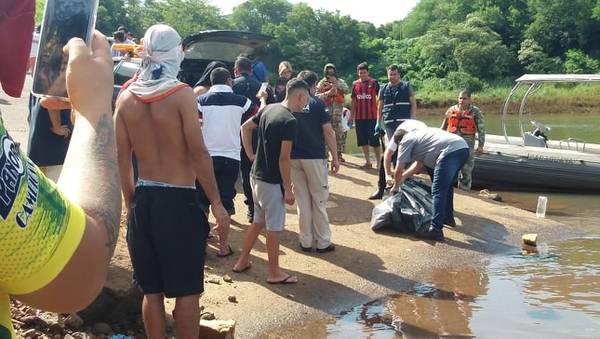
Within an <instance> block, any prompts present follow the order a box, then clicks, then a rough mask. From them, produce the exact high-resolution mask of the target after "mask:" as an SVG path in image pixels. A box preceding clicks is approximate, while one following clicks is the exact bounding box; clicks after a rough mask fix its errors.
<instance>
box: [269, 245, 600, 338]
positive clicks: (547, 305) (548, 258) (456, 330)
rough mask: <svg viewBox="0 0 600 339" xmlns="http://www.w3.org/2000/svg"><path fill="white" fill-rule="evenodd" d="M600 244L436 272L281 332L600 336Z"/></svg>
mask: <svg viewBox="0 0 600 339" xmlns="http://www.w3.org/2000/svg"><path fill="white" fill-rule="evenodd" d="M599 333H600V238H585V239H576V240H568V241H563V242H560V243H557V244H555V245H551V246H547V251H544V253H542V254H540V255H536V256H521V255H514V256H503V257H494V258H492V259H491V261H490V263H489V264H488V265H487V267H483V268H480V269H477V268H460V269H456V270H434V271H432V272H431V276H430V277H429V279H427V282H423V283H419V284H417V285H415V286H414V287H413V289H412V290H411V291H408V292H405V293H401V294H398V295H395V296H391V297H389V298H386V299H382V300H376V301H373V302H371V303H368V304H365V305H361V306H358V307H355V308H353V309H350V310H348V311H346V312H343V313H342V314H341V315H339V316H338V318H337V319H336V320H335V321H334V322H333V321H330V322H326V321H323V322H318V323H316V324H310V325H308V326H304V327H300V328H293V329H285V330H280V331H278V332H277V333H272V334H270V335H269V336H268V337H284V338H308V337H310V338H439V337H444V338H448V337H452V338H471V337H481V338H516V337H535V338H598V337H599Z"/></svg>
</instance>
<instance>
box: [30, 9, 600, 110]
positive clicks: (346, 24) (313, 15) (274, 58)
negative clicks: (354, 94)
mask: <svg viewBox="0 0 600 339" xmlns="http://www.w3.org/2000/svg"><path fill="white" fill-rule="evenodd" d="M38 3H40V4H41V3H43V0H38ZM340 6H344V4H343V2H340ZM381 10H382V11H390V10H392V11H393V10H394V6H393V5H391V3H390V6H389V7H387V8H381ZM402 15H403V14H402V13H398V19H399V20H397V21H394V22H391V23H388V24H386V25H382V26H379V27H376V26H375V25H373V24H372V23H369V22H360V21H357V20H354V19H352V18H351V17H349V16H344V15H341V14H340V13H339V12H329V11H324V10H319V9H313V8H311V7H310V6H308V5H307V4H304V3H297V4H292V3H290V2H288V1H286V0H249V1H247V2H245V3H242V4H240V5H238V6H237V7H235V8H234V10H233V12H232V13H231V14H230V15H224V14H223V13H222V12H221V11H220V9H219V8H217V7H215V6H212V5H210V4H208V2H207V1H205V0H100V7H99V10H98V24H97V27H98V28H99V29H100V30H101V31H102V32H104V33H105V34H108V35H110V34H111V33H112V32H113V31H114V30H115V29H116V28H117V27H118V26H119V25H125V26H127V27H128V28H129V30H130V31H131V32H133V33H134V34H135V35H136V36H137V37H140V36H141V35H142V34H143V32H144V30H145V29H146V28H147V27H148V26H150V25H152V24H154V23H158V22H164V23H167V24H169V25H171V26H173V27H174V28H175V29H176V30H177V31H178V32H179V33H180V34H181V35H182V36H187V35H189V34H192V33H195V32H198V31H201V30H206V29H236V30H246V31H252V32H258V33H264V34H268V35H271V36H273V37H274V38H275V39H274V40H273V41H272V43H271V44H270V46H269V48H268V51H267V55H268V56H267V57H266V58H265V60H264V61H265V63H266V65H267V67H268V69H269V70H270V71H271V74H272V75H273V76H272V77H271V78H272V80H274V77H275V75H274V73H275V68H276V65H277V63H278V62H279V61H280V60H289V61H290V62H291V63H292V65H293V66H294V69H295V70H300V69H313V70H316V71H320V70H321V69H322V67H323V65H325V64H326V63H327V62H333V63H334V64H335V65H336V66H337V68H338V72H339V74H340V76H342V77H344V78H345V79H346V80H348V81H351V80H353V79H354V78H355V67H356V65H357V64H358V63H360V62H362V61H367V62H368V63H369V64H370V65H371V73H372V75H373V76H374V77H375V78H378V79H379V80H382V81H385V67H386V66H387V65H389V64H391V63H396V64H399V65H400V66H401V68H402V70H403V78H404V79H406V80H409V81H410V82H411V83H412V84H413V86H414V87H415V89H416V91H417V97H418V98H419V99H420V101H421V102H422V103H423V104H424V105H437V104H438V103H440V104H446V101H448V100H449V99H452V101H453V100H454V97H455V96H456V90H458V89H460V88H469V89H471V90H472V91H473V92H475V94H476V96H477V98H478V100H484V101H493V102H497V101H498V100H501V99H500V98H504V97H505V96H506V94H507V93H508V91H509V89H510V87H511V86H512V83H513V80H514V79H515V78H516V77H518V76H520V75H521V74H523V73H598V72H600V39H598V38H597V37H598V36H600V0H469V1H467V0H421V1H419V2H418V4H417V5H416V7H415V8H414V9H413V10H412V11H411V12H410V13H409V14H408V15H407V16H405V17H404V18H402ZM39 19H41V16H40V15H39V14H38V20H39ZM319 73H320V72H319ZM585 93H587V92H585ZM540 94H547V96H548V98H557V97H558V98H561V99H562V98H565V99H567V98H571V97H572V96H573V94H574V93H573V91H572V90H569V88H568V87H557V88H555V89H553V90H547V92H541V93H540ZM589 94H591V93H589ZM576 95H583V93H579V92H578V91H577V94H576ZM586 99H593V95H592V98H587V97H586Z"/></svg>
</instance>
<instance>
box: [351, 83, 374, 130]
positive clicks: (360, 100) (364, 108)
mask: <svg viewBox="0 0 600 339" xmlns="http://www.w3.org/2000/svg"><path fill="white" fill-rule="evenodd" d="M378 94H379V83H378V82H377V80H375V79H372V78H369V80H367V81H361V80H360V79H358V80H356V81H354V83H353V84H352V105H353V107H354V114H355V116H354V119H356V120H375V119H377V95H378Z"/></svg>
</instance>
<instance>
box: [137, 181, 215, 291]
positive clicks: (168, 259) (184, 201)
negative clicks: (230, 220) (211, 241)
mask: <svg viewBox="0 0 600 339" xmlns="http://www.w3.org/2000/svg"><path fill="white" fill-rule="evenodd" d="M208 229H209V225H208V220H207V218H206V214H205V213H204V212H203V211H202V209H201V208H200V204H199V201H198V195H197V193H196V190H195V189H192V188H173V187H147V186H143V187H137V188H136V190H135V198H134V201H133V205H132V207H131V211H130V213H129V225H128V228H127V244H128V247H129V255H130V256H131V263H132V264H133V272H134V277H135V279H136V282H137V285H138V286H139V287H140V289H141V290H142V292H143V293H144V294H156V293H164V295H165V296H166V297H167V298H176V297H182V296H187V295H195V294H201V293H202V292H204V260H205V259H206V239H207V236H208Z"/></svg>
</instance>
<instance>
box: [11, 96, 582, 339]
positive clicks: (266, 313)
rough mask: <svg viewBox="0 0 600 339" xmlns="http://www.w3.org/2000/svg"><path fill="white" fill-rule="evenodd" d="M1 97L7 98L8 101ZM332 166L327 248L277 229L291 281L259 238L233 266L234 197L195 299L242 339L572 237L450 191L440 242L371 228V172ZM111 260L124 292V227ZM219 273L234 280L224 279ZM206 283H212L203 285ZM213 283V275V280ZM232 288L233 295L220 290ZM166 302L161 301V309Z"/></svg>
mask: <svg viewBox="0 0 600 339" xmlns="http://www.w3.org/2000/svg"><path fill="white" fill-rule="evenodd" d="M5 100H7V101H10V102H11V104H10V105H7V104H6V103H5V102H6V101H5ZM26 103H27V100H26V99H21V100H19V101H15V100H14V99H6V97H4V96H2V97H0V109H2V111H3V115H4V119H5V124H6V126H7V128H8V129H9V131H15V132H17V133H14V134H13V133H11V134H13V135H14V137H15V138H17V139H21V140H20V141H22V142H23V141H24V140H23V138H24V136H26V135H25V134H24V133H23V132H19V131H24V130H25V125H24V120H25V114H18V112H22V113H25V112H26ZM347 159H348V162H347V163H346V164H345V165H343V166H342V169H341V171H340V173H339V174H337V175H333V176H331V179H330V185H331V196H330V199H329V203H328V211H329V216H330V219H331V228H332V233H333V242H334V243H335V245H336V250H335V252H332V253H327V254H316V253H309V254H307V253H304V252H302V251H300V249H299V247H298V246H299V242H298V235H297V233H298V218H297V215H296V210H295V208H288V213H287V227H286V229H285V231H283V232H282V236H281V239H282V241H281V253H280V265H281V266H282V267H283V268H284V269H285V270H287V271H288V272H290V273H292V274H294V275H297V276H298V277H299V279H300V282H299V283H298V284H297V285H289V286H273V285H268V284H267V283H266V282H265V277H266V260H267V259H266V250H265V246H264V244H265V238H264V236H261V237H260V238H259V242H258V244H257V246H256V247H255V251H253V256H252V268H251V269H250V270H248V271H247V272H245V273H242V274H237V273H233V272H232V271H231V267H232V266H233V264H234V262H235V260H236V259H237V253H238V252H239V249H238V248H239V245H240V244H241V240H242V237H243V235H244V231H245V229H246V228H247V223H246V222H245V218H244V216H245V212H246V208H245V206H244V205H243V203H242V200H243V199H242V197H241V196H238V197H237V199H236V211H237V212H238V213H237V215H235V216H234V217H233V220H234V221H235V222H234V223H233V225H232V227H231V235H230V239H231V243H232V247H233V248H234V251H236V254H235V255H233V256H231V257H229V258H225V259H219V258H217V257H216V249H215V248H214V246H210V247H209V248H208V250H207V251H208V259H207V262H206V265H207V271H206V273H207V274H206V277H205V281H206V283H205V288H206V293H205V295H204V296H203V297H202V298H201V304H202V305H203V306H204V307H205V310H206V311H209V312H212V313H214V314H215V316H216V317H217V318H219V319H235V320H236V321H237V328H236V335H237V336H238V337H240V338H249V337H254V336H259V335H260V334H261V333H264V332H265V331H267V330H269V329H273V328H276V327H280V326H283V325H287V324H294V323H301V322H305V321H310V320H311V319H316V318H321V317H324V316H328V315H331V314H338V313H339V312H340V311H341V310H343V309H346V308H349V307H352V306H355V305H358V304H361V303H364V302H367V301H369V300H372V299H375V298H378V297H381V296H384V295H388V294H391V293H394V292H396V291H400V290H406V289H408V288H410V287H411V286H412V285H413V284H414V283H415V282H418V281H420V280H421V279H423V278H424V277H426V276H427V273H428V271H429V270H431V268H433V267H441V266H448V265H452V266H460V265H469V264H470V263H474V262H478V261H480V260H482V259H485V258H487V257H489V256H490V255H493V254H496V253H502V252H507V251H512V250H515V248H514V246H518V245H519V243H520V236H521V234H523V233H526V232H537V233H539V234H540V238H541V239H542V241H545V242H551V241H554V240H557V239H562V238H565V237H569V236H573V234H575V232H576V231H575V230H574V229H572V228H569V227H567V226H565V225H562V224H559V223H556V222H553V221H551V220H546V219H537V218H536V217H535V215H534V214H532V213H530V212H527V211H523V210H519V209H516V208H513V207H510V206H506V205H504V204H502V203H495V202H489V201H483V200H481V199H479V198H477V197H475V196H474V195H466V194H462V193H460V194H457V196H456V197H455V207H456V216H457V223H458V227H457V228H456V229H445V230H444V232H445V234H446V242H445V243H435V242H426V241H421V240H418V239H415V238H414V237H412V236H404V235H398V234H376V233H373V232H372V231H371V230H370V227H369V221H370V218H371V210H372V209H373V206H374V204H375V203H377V202H375V203H374V202H371V201H368V200H366V197H367V196H368V195H369V194H370V193H371V192H372V191H373V190H374V189H375V183H376V181H377V179H376V171H375V170H369V171H365V170H362V169H360V168H359V165H360V162H361V160H360V159H358V158H353V157H347ZM121 231H122V232H121V237H120V239H119V245H118V248H117V251H116V253H115V257H114V259H113V261H112V267H111V272H110V277H109V281H108V284H107V285H108V287H109V288H113V289H116V290H125V289H127V288H129V287H130V286H131V265H130V262H129V256H128V253H127V246H126V243H125V237H124V235H125V225H123V228H122V230H121ZM225 274H227V275H229V276H230V277H231V278H232V279H233V282H231V283H227V282H225V281H223V279H222V277H223V276H224V275H225ZM209 281H214V282H215V283H211V282H209ZM216 282H219V283H218V284H216ZM230 296H235V298H236V299H237V302H230V301H228V298H229V297H230ZM173 306H174V304H173V302H172V301H168V302H167V304H166V308H167V313H169V314H170V313H171V310H172V308H173Z"/></svg>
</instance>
